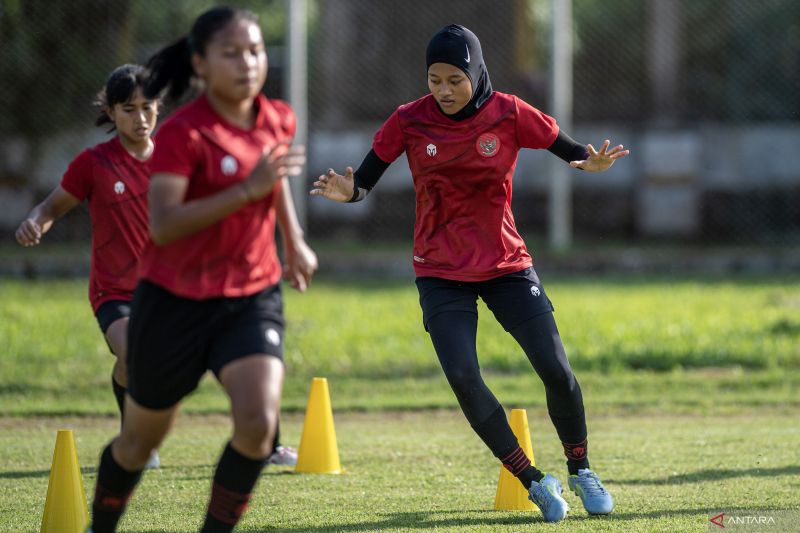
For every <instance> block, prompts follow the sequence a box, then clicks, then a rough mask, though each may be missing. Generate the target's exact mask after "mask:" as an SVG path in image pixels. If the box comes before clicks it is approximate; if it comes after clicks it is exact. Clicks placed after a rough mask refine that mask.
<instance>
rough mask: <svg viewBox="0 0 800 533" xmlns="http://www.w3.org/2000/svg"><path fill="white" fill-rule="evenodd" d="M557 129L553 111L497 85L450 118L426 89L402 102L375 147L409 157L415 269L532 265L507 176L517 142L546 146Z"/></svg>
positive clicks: (503, 269)
mask: <svg viewBox="0 0 800 533" xmlns="http://www.w3.org/2000/svg"><path fill="white" fill-rule="evenodd" d="M557 136H558V125H557V124H556V121H555V119H553V118H552V117H549V116H547V115H545V114H544V113H542V112H541V111H539V110H538V109H536V108H534V107H532V106H530V105H529V104H527V103H525V102H524V101H522V100H520V99H519V98H517V97H516V96H513V95H508V94H504V93H500V92H495V93H494V94H493V95H492V96H491V97H490V98H489V99H488V100H487V101H486V103H484V104H483V106H481V108H480V109H479V110H478V112H477V113H476V114H475V115H473V116H472V117H470V118H468V119H466V120H463V121H454V120H451V119H449V118H447V116H446V115H445V114H444V113H442V111H441V110H440V109H438V107H437V103H436V100H435V99H434V97H433V95H430V94H429V95H427V96H424V97H422V98H420V99H419V100H416V101H414V102H411V103H408V104H405V105H402V106H400V107H399V108H398V109H397V111H395V112H394V113H393V114H392V116H391V117H389V120H387V121H386V122H385V123H384V125H383V126H382V127H381V129H380V130H379V131H378V133H376V134H375V139H374V142H373V145H372V149H373V150H374V151H375V153H376V154H377V155H378V157H380V158H381V159H382V160H383V161H385V162H387V163H391V162H392V161H394V160H395V159H397V158H398V157H399V156H400V154H402V153H403V152H405V153H406V157H407V158H408V165H409V167H410V168H411V175H412V177H413V178H414V191H415V193H416V199H417V208H416V209H417V210H416V221H415V223H414V271H415V272H416V275H417V276H435V277H440V278H445V279H451V280H457V281H483V280H487V279H491V278H495V277H497V276H502V275H503V274H508V273H510V272H516V271H518V270H521V269H523V268H527V267H529V266H531V265H532V264H533V261H532V259H531V256H530V255H529V254H528V251H527V250H526V249H525V243H524V242H523V241H522V238H521V237H520V236H519V233H517V229H516V227H515V225H514V216H513V215H512V213H511V180H512V177H513V175H514V168H515V167H516V165H517V154H518V152H519V150H520V148H548V147H549V146H550V145H552V144H553V141H555V139H556V137H557Z"/></svg>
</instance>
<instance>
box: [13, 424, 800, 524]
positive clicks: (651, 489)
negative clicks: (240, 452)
mask: <svg viewBox="0 0 800 533" xmlns="http://www.w3.org/2000/svg"><path fill="white" fill-rule="evenodd" d="M798 414H800V413H799V412H798V409H796V408H793V409H785V408H781V409H776V408H759V409H751V410H748V411H744V412H739V413H728V414H724V415H717V416H712V417H706V416H698V415H692V414H669V413H666V414H662V415H659V416H653V415H631V414H626V415H620V414H597V415H594V416H592V415H590V417H589V420H588V422H589V430H590V456H591V459H592V464H593V467H594V468H595V469H596V470H597V471H598V472H599V473H600V474H601V476H602V477H603V479H604V481H605V484H606V486H607V488H608V489H609V490H610V491H611V492H612V494H613V495H614V498H615V504H616V509H615V511H614V514H613V515H611V516H610V517H605V518H598V517H589V516H588V515H587V514H586V513H585V511H583V509H582V507H581V504H580V501H579V500H578V499H577V498H576V497H575V496H574V495H572V494H571V493H570V494H567V495H565V498H566V499H567V501H568V502H569V503H570V506H571V507H572V511H571V513H570V515H569V516H568V517H567V519H566V520H565V521H564V522H562V523H561V524H558V525H555V526H554V525H552V524H544V523H542V521H541V518H540V516H538V515H537V514H532V513H523V512H497V511H493V510H492V504H493V501H494V491H495V488H496V483H497V478H498V472H499V468H500V467H499V463H498V462H497V461H496V460H495V459H494V458H493V457H492V456H491V454H490V453H489V451H488V450H486V448H485V447H484V445H483V444H482V443H481V441H480V440H479V439H478V437H477V436H475V435H474V434H473V433H472V431H471V429H470V428H469V425H468V424H467V422H466V421H465V420H464V418H463V416H462V415H461V413H460V412H457V411H452V410H445V411H425V412H374V413H335V414H334V416H335V419H336V431H337V438H338V441H339V450H340V456H341V460H342V465H343V466H344V467H345V468H346V469H347V473H346V474H345V475H340V476H326V475H294V474H291V473H288V470H286V469H285V468H271V469H269V470H267V471H266V472H265V474H264V475H263V476H262V478H261V481H260V484H259V486H258V488H257V491H256V493H255V495H254V498H253V503H252V508H251V509H250V510H249V511H248V513H247V514H246V516H245V519H244V521H243V522H242V525H241V528H240V529H239V531H243V532H260V531H272V530H275V531H290V532H292V531H296V532H301V531H408V530H418V529H434V528H435V529H436V530H437V531H454V532H455V531H498V530H504V531H518V530H521V529H524V530H525V531H587V532H588V531H600V532H603V531H698V530H705V528H707V526H708V519H709V517H711V516H713V514H716V513H719V512H722V511H726V512H728V513H731V512H734V511H742V512H747V511H752V510H757V509H760V510H764V509H791V510H795V511H800V506H799V505H798V503H797V498H796V497H795V496H796V494H797V491H798V490H800V467H798V466H797V465H798V462H800V454H799V453H798V451H797V449H796V446H795V443H796V442H797V439H798V438H799V437H800V429H798V428H797V426H796V424H791V423H788V421H789V420H792V419H796V418H797V415H798ZM528 418H529V423H530V427H531V432H532V436H533V446H534V454H535V456H536V462H537V465H538V466H539V467H540V468H542V469H544V470H546V471H550V472H552V473H554V474H556V475H557V476H558V477H559V478H561V480H562V482H564V483H565V482H566V479H565V478H566V472H565V467H564V464H563V456H562V452H561V450H560V444H559V443H558V439H557V437H556V434H555V431H554V430H553V428H552V425H551V424H550V421H549V419H548V418H547V415H546V412H545V411H544V410H542V409H536V408H534V409H531V410H529V411H528ZM282 424H283V426H282V433H283V437H284V439H285V442H286V443H287V444H292V445H296V444H297V440H298V438H299V434H300V430H301V427H302V417H301V416H299V415H287V416H285V417H284V419H283V422H282ZM64 426H71V427H72V428H73V430H74V432H75V436H76V441H77V446H78V452H79V457H80V462H81V465H82V467H83V478H84V485H85V487H86V489H87V494H91V493H92V490H93V487H94V480H95V468H96V461H97V457H98V454H99V451H100V449H101V448H102V446H103V445H104V443H105V442H107V441H108V440H109V439H110V438H111V436H112V435H113V433H114V432H115V431H116V430H117V422H116V420H114V419H113V418H111V417H107V418H96V417H84V418H77V419H74V418H73V419H63V418H33V419H22V418H0V447H2V449H3V450H4V460H3V463H2V467H0V480H2V485H3V491H1V492H0V532H12V531H13V532H15V533H17V532H20V531H35V530H38V526H39V521H40V520H41V516H42V511H43V507H44V498H45V494H46V491H47V481H48V470H49V467H50V461H51V458H52V451H53V445H54V442H55V431H56V429H58V428H61V427H64ZM229 431H230V425H229V422H228V419H227V418H226V417H222V416H190V415H183V416H182V417H181V418H180V419H179V422H178V424H177V426H176V428H175V430H174V432H173V434H172V435H171V436H170V437H169V438H168V440H167V441H166V443H165V445H164V446H163V448H162V453H161V456H162V463H163V465H164V466H163V468H161V469H160V470H159V471H155V472H148V473H147V474H146V475H145V478H144V480H143V482H142V484H141V485H140V487H139V488H138V489H137V491H136V493H135V495H134V498H133V500H132V503H131V505H130V508H129V512H128V514H127V515H126V516H125V518H124V520H123V522H122V524H121V526H122V527H121V529H120V531H123V532H129V533H130V532H137V533H166V532H185V531H194V530H196V529H197V528H198V527H199V523H200V521H201V519H202V516H203V513H204V509H205V505H206V502H207V496H208V491H209V486H210V479H211V476H212V472H213V468H214V463H215V462H216V460H217V458H218V455H219V453H220V451H221V449H222V446H223V444H224V442H225V440H226V439H227V437H228V434H229ZM712 513H713V514H712Z"/></svg>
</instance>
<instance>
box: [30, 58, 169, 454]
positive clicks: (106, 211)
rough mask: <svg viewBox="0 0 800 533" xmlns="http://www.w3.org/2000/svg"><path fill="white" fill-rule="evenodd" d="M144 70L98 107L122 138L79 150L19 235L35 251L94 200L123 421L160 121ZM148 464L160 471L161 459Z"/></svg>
mask: <svg viewBox="0 0 800 533" xmlns="http://www.w3.org/2000/svg"><path fill="white" fill-rule="evenodd" d="M144 72H145V71H144V67H141V66H139V65H123V66H121V67H118V68H117V69H115V70H114V71H113V72H112V73H111V75H110V76H109V77H108V80H107V81H106V84H105V86H104V88H103V90H102V91H100V93H99V94H98V96H97V99H96V102H95V104H96V105H97V107H98V108H99V111H100V114H99V116H98V117H97V120H96V122H95V123H96V125H98V126H105V125H107V124H111V125H112V131H113V130H116V135H115V136H114V137H113V138H112V139H111V140H109V141H106V142H104V143H101V144H98V145H97V146H95V147H93V148H89V149H88V150H84V151H83V152H81V153H80V154H79V155H78V157H76V158H75V160H74V161H72V163H71V164H70V165H69V168H67V172H66V173H65V174H64V176H63V178H62V179H61V184H60V185H59V186H58V187H56V188H55V189H54V190H53V191H52V192H51V193H50V194H49V195H48V196H47V198H45V200H44V201H43V202H42V203H40V204H39V205H37V206H36V207H34V208H33V209H32V210H31V212H30V213H29V214H28V217H27V218H26V219H25V220H23V221H22V223H21V224H20V225H19V228H18V229H17V232H16V238H17V241H18V242H19V243H20V244H21V245H23V246H34V245H37V244H39V243H40V242H41V239H42V236H43V235H44V234H45V233H47V232H48V231H49V230H50V228H51V227H52V226H53V223H54V222H55V221H56V220H58V219H59V218H61V217H62V216H64V215H65V214H67V213H68V212H69V211H70V210H71V209H73V208H74V207H75V206H77V205H78V204H80V203H81V202H82V201H83V200H88V202H89V214H90V215H91V218H92V259H91V272H90V274H89V301H90V303H91V305H92V310H93V311H94V314H95V316H96V317H97V323H98V324H99V325H100V330H101V331H102V332H103V335H104V336H105V339H106V342H107V343H108V346H109V348H110V349H111V352H112V353H113V354H114V355H116V357H117V360H116V362H115V363H114V370H113V372H112V379H111V385H112V387H113V390H114V396H115V397H116V399H117V405H118V406H119V410H120V415H122V413H123V411H124V399H125V389H126V387H127V383H128V378H127V371H126V365H125V361H126V352H127V337H128V320H129V317H130V314H131V300H132V299H133V289H134V287H135V286H136V281H137V279H138V277H137V268H136V267H137V263H138V260H139V256H140V255H141V252H142V249H143V248H144V244H145V242H147V184H148V181H149V176H150V173H149V170H148V160H149V159H150V154H151V153H152V152H153V141H152V140H151V139H150V134H151V133H152V132H153V128H154V127H155V125H156V119H157V117H158V100H156V99H152V98H146V97H145V96H144V94H143V83H144ZM148 466H151V467H155V466H158V455H154V456H153V457H152V459H151V462H150V463H149V465H148Z"/></svg>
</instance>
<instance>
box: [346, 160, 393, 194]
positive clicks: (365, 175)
mask: <svg viewBox="0 0 800 533" xmlns="http://www.w3.org/2000/svg"><path fill="white" fill-rule="evenodd" d="M389 165H390V163H387V162H386V161H384V160H383V159H381V158H380V157H378V154H376V153H375V150H370V151H369V153H368V154H367V155H366V157H364V161H362V162H361V166H360V167H358V170H356V171H355V173H354V174H353V176H354V178H355V184H356V187H361V188H362V189H367V190H368V191H371V190H372V188H373V187H374V186H375V184H376V183H378V180H379V179H381V176H383V173H384V172H386V169H387V168H389Z"/></svg>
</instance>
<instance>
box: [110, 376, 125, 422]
mask: <svg viewBox="0 0 800 533" xmlns="http://www.w3.org/2000/svg"><path fill="white" fill-rule="evenodd" d="M111 388H112V389H114V398H116V399H117V407H119V416H120V419H122V418H123V417H124V416H125V393H126V392H127V391H128V389H126V388H125V387H123V386H122V385H120V384H119V383H117V380H116V379H114V376H113V375H112V376H111Z"/></svg>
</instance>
